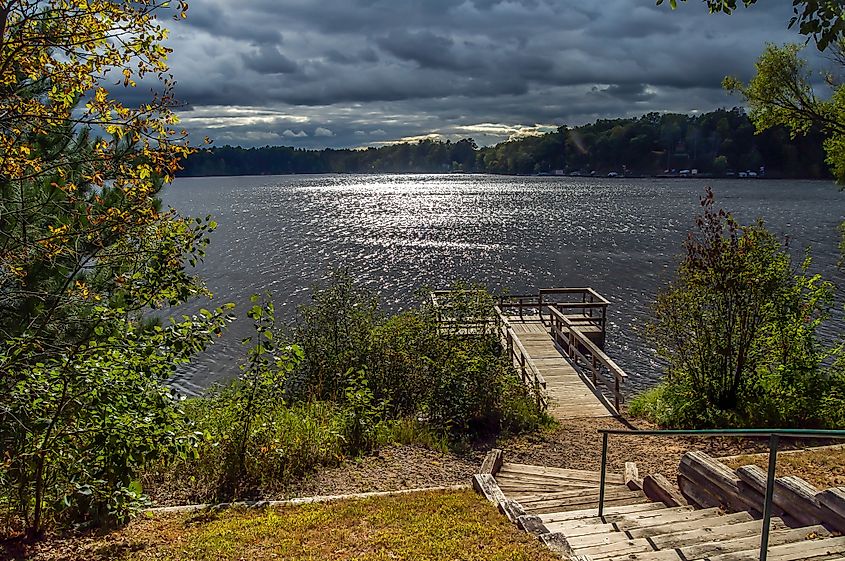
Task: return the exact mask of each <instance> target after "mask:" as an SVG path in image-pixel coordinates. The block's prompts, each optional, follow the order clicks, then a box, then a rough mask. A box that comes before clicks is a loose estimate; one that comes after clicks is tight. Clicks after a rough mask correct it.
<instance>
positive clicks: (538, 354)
mask: <svg viewBox="0 0 845 561" xmlns="http://www.w3.org/2000/svg"><path fill="white" fill-rule="evenodd" d="M453 294H454V293H452V292H449V291H435V292H434V293H432V300H433V302H434V305H435V307H436V308H437V309H438V315H439V317H440V319H441V323H442V324H444V325H449V326H450V329H451V330H452V332H453V333H458V334H462V335H468V334H472V333H473V332H476V331H486V330H488V329H490V327H491V326H493V327H494V328H495V330H496V333H497V334H498V336H499V339H500V340H501V342H502V345H503V347H504V348H505V349H506V350H507V352H508V353H509V355H510V356H511V358H512V360H513V362H514V366H515V367H516V369H517V371H518V372H519V373H520V376H521V377H522V380H523V382H524V383H526V384H528V385H529V386H531V387H533V388H534V389H535V391H536V393H537V395H538V400H540V401H541V402H542V405H544V406H545V407H546V408H547V409H548V411H549V413H550V414H551V415H552V416H554V417H555V418H557V419H572V418H581V417H595V418H598V417H609V416H615V415H618V414H619V407H620V404H621V402H622V393H621V385H622V384H624V382H625V380H626V378H627V375H626V374H625V372H624V371H622V369H621V368H619V366H617V365H616V363H615V362H613V360H612V359H611V358H610V357H608V356H607V355H606V354H605V353H604V343H605V339H606V326H607V306H608V305H609V302H608V301H607V300H606V299H604V298H603V297H602V296H600V295H599V294H598V293H597V292H596V291H594V290H593V289H591V288H549V289H541V290H540V291H539V292H538V293H537V294H536V295H522V296H508V297H503V298H500V299H498V300H497V301H496V302H493V303H491V306H492V309H493V314H492V315H493V317H492V318H491V317H489V315H490V314H489V313H485V314H481V313H478V312H469V313H468V312H467V309H472V308H473V305H467V302H466V300H465V299H464V300H463V301H462V303H461V304H460V306H463V307H464V309H462V310H461V311H460V312H450V310H454V309H455V305H454V304H451V305H450V304H448V303H446V302H448V301H449V298H450V297H451V296H452V295H453ZM474 305H475V306H477V309H483V307H484V306H483V304H480V303H475V304H474ZM450 306H451V307H450ZM450 318H451V319H450ZM458 318H460V319H458ZM468 318H469V319H468ZM450 322H451V323H450Z"/></svg>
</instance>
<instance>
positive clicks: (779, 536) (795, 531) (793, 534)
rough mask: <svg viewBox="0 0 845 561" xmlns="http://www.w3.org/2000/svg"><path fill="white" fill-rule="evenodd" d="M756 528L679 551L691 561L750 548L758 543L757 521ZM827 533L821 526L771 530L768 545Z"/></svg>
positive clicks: (710, 536) (689, 546) (709, 536)
mask: <svg viewBox="0 0 845 561" xmlns="http://www.w3.org/2000/svg"><path fill="white" fill-rule="evenodd" d="M756 529H757V533H756V534H754V535H749V536H747V537H744V538H734V539H727V540H720V541H708V542H705V543H700V544H696V545H688V546H685V547H682V548H681V553H682V554H683V556H684V557H686V558H687V559H689V560H690V561H692V560H693V559H704V558H705V557H713V556H714V555H724V554H725V553H734V552H737V551H747V550H751V549H754V548H755V547H758V546H759V545H760V529H761V524H760V523H759V522H758V523H757V526H756ZM829 535H830V533H829V532H827V530H825V529H824V527H823V526H810V527H805V528H787V529H782V530H773V531H772V532H771V533H770V534H769V547H773V546H776V545H783V544H787V543H795V542H800V541H804V540H808V539H816V538H817V537H825V536H829ZM712 537H713V535H712V534H710V535H705V536H703V539H707V538H712ZM717 537H718V534H717Z"/></svg>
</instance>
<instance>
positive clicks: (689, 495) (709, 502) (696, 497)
mask: <svg viewBox="0 0 845 561" xmlns="http://www.w3.org/2000/svg"><path fill="white" fill-rule="evenodd" d="M678 489H680V491H681V495H683V497H684V499H686V500H687V501H689V503H690V504H693V505H696V506H700V507H702V508H710V507H714V506H723V504H724V503H723V502H722V501H721V499H719V498H718V497H714V496H713V495H711V494H710V493H709V492H708V490H707V489H705V487H704V486H703V485H699V484H698V483H697V482H695V481H691V480H690V479H689V478H687V477H685V476H684V475H683V474H681V473H679V474H678Z"/></svg>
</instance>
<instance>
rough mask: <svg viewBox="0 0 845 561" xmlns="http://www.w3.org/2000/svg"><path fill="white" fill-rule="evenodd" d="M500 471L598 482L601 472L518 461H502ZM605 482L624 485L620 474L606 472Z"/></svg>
mask: <svg viewBox="0 0 845 561" xmlns="http://www.w3.org/2000/svg"><path fill="white" fill-rule="evenodd" d="M501 472H503V473H526V474H534V475H544V476H547V477H557V478H560V479H574V480H576V481H592V482H595V483H598V482H599V481H601V474H599V472H597V471H587V470H580V469H565V468H556V467H547V466H533V465H529V464H518V463H504V464H502V469H501ZM606 481H607V483H610V484H614V485H624V484H625V480H624V478H623V477H622V475H621V474H617V473H610V472H608V473H607V479H606Z"/></svg>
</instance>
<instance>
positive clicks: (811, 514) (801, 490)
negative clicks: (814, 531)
mask: <svg viewBox="0 0 845 561" xmlns="http://www.w3.org/2000/svg"><path fill="white" fill-rule="evenodd" d="M818 494H819V490H818V489H816V488H815V487H813V486H812V485H810V484H809V483H807V482H806V481H804V480H803V479H801V478H800V477H794V476H787V477H778V478H776V479H775V496H774V499H773V500H774V503H775V504H776V505H777V506H778V507H780V508H781V509H782V510H783V511H784V512H785V513H787V514H789V516H791V517H792V518H794V519H795V520H797V521H798V522H799V523H801V524H802V525H806V526H811V525H813V524H818V523H820V522H824V519H823V518H824V512H823V511H822V509H821V505H820V504H819V501H818V500H817V499H816V495H818Z"/></svg>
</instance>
